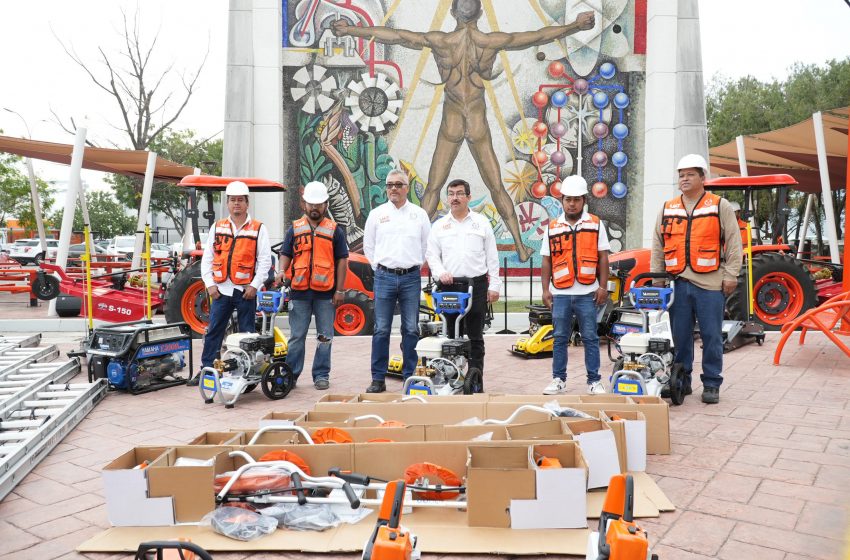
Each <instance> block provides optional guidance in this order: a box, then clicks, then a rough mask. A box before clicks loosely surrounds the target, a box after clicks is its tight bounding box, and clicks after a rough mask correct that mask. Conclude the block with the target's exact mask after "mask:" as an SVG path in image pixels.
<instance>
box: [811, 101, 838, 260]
mask: <svg viewBox="0 0 850 560" xmlns="http://www.w3.org/2000/svg"><path fill="white" fill-rule="evenodd" d="M812 124H814V127H815V145H816V146H817V150H818V168H819V170H820V188H821V192H822V193H823V209H824V214H825V215H826V231H825V233H826V238H827V240H828V241H829V256H830V258H831V260H832V263H833V264H840V263H841V257H840V254H839V251H838V235H837V234H836V231H837V230H836V228H835V208H834V207H833V205H832V186H831V185H830V183H829V164H828V163H827V160H826V140H824V136H823V115H822V114H821V112H820V111H818V112H817V113H815V114H813V115H812Z"/></svg>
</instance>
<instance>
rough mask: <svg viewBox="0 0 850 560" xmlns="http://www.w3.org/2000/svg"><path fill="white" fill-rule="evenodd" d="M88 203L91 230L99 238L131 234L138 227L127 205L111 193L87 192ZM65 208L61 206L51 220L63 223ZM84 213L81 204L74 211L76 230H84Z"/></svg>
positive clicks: (58, 224) (55, 222)
mask: <svg viewBox="0 0 850 560" xmlns="http://www.w3.org/2000/svg"><path fill="white" fill-rule="evenodd" d="M86 205H87V206H88V209H89V219H90V220H91V230H92V232H93V233H94V235H95V236H97V237H99V238H102V239H103V238H108V237H115V236H116V235H129V234H131V233H133V232H134V231H135V229H136V220H135V218H133V217H132V216H129V215H127V209H126V207H125V206H124V205H123V204H121V203H119V202H118V201H117V200H115V197H114V196H112V194H111V193H108V192H104V191H95V192H89V193H86ZM63 213H64V209H62V208H60V209H59V210H57V211H56V213H55V214H53V216H52V217H51V221H52V222H53V223H54V224H55V225H56V227H59V226H60V225H61V224H62V214H63ZM83 225H84V224H83V213H82V211H81V210H80V206H79V204H78V205H77V206H76V210H75V211H74V226H73V228H74V231H83Z"/></svg>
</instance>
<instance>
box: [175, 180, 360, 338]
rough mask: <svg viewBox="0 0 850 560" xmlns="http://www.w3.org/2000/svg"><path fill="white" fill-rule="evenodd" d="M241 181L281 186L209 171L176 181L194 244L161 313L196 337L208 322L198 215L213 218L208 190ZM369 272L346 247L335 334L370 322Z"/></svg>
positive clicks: (261, 188) (255, 186) (263, 188)
mask: <svg viewBox="0 0 850 560" xmlns="http://www.w3.org/2000/svg"><path fill="white" fill-rule="evenodd" d="M236 180H239V181H242V182H244V183H245V184H246V185H248V188H249V189H250V190H251V192H284V191H285V190H286V187H284V186H283V185H282V184H280V183H276V182H274V181H267V180H265V179H256V178H239V179H236V178H230V177H216V176H212V175H189V176H186V177H184V178H183V179H182V180H181V181H180V183H178V185H177V186H178V187H183V188H185V189H187V191H188V193H187V194H188V198H189V205H188V210H187V213H186V216H187V217H188V218H189V219H190V220H191V224H192V237H193V240H194V243H195V249H193V250H191V251H188V252H187V253H186V254H184V257H185V258H186V259H187V264H186V265H185V266H184V267H183V268H182V269H181V270H180V271H179V272H178V273H177V274H176V275H175V276H174V278H172V279H171V281H170V282H169V284H168V287H167V289H166V291H165V296H164V313H165V319H166V321H168V322H169V323H174V322H180V321H185V322H186V323H187V324H188V325H189V326H190V327H191V328H192V332H193V334H194V336H195V337H196V338H201V337H203V336H204V331H205V330H206V328H207V324H209V313H210V303H209V298H208V297H207V292H206V289H205V288H204V282H203V280H202V279H201V257H202V256H203V250H202V249H201V234H200V230H199V227H198V218H199V217H200V216H202V217H204V218H206V219H207V220H208V223H209V226H212V225H213V224H214V223H215V212H214V210H213V195H214V194H215V193H220V192H223V191H224V189H225V188H226V187H227V185H228V184H229V183H230V182H232V181H236ZM199 193H205V194H206V199H207V210H206V211H204V212H203V214H200V213H199V210H198V199H199V197H198V194H199ZM372 285H373V273H372V267H371V265H370V264H369V261H368V260H366V257H364V256H363V255H361V254H359V253H351V254H350V255H349V260H348V275H347V276H346V280H345V290H346V292H345V302H344V303H343V304H342V305H340V306H339V307H338V308H337V310H336V318H335V325H334V326H335V329H336V333H337V334H340V335H357V334H371V333H372V329H373V326H374V314H373V312H372V309H373V306H374V302H373V292H372Z"/></svg>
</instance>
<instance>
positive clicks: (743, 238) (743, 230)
mask: <svg viewBox="0 0 850 560" xmlns="http://www.w3.org/2000/svg"><path fill="white" fill-rule="evenodd" d="M738 229H740V230H741V243H742V244H743V245H744V249H746V248H747V222H745V221H744V220H742V219H740V218H738Z"/></svg>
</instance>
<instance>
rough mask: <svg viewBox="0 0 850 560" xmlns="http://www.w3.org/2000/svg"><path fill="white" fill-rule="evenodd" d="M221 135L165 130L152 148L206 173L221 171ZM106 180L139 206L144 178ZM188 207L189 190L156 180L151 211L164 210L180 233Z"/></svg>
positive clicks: (124, 200) (130, 204)
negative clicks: (202, 135)
mask: <svg viewBox="0 0 850 560" xmlns="http://www.w3.org/2000/svg"><path fill="white" fill-rule="evenodd" d="M223 146H224V142H223V141H222V140H221V138H216V139H214V140H213V139H209V138H207V139H198V138H196V137H195V133H194V132H193V131H191V130H183V131H177V132H174V131H171V130H166V131H164V132H163V134H161V135H159V137H158V138H157V139H156V140H154V141H153V142H152V143H151V144H150V146H149V149H150V150H151V151H153V152H156V153H157V154H158V155H159V156H162V157H164V158H167V159H170V160H171V161H174V162H177V163H181V164H183V165H188V166H191V167H199V168H201V169H203V170H204V172H205V173H210V174H213V175H220V174H221V162H222V149H223ZM107 182H108V183H109V184H111V185H112V186H113V187H114V188H115V196H116V197H117V198H118V200H119V201H121V202H122V203H123V204H126V205H127V206H128V207H130V208H138V207H139V202H140V200H141V198H142V188H141V187H142V179H139V178H137V177H127V176H125V175H111V176H109V178H107ZM185 207H186V193H185V192H184V191H183V190H181V189H180V188H178V187H176V186H175V185H173V184H172V183H167V182H164V181H154V184H153V190H152V192H151V206H150V209H151V211H152V212H161V213H163V214H165V215H166V216H168V218H169V219H170V220H171V222H172V223H173V224H174V228H175V229H176V230H177V232H178V234H179V235H181V236H182V235H183V233H184V224H183V212H182V210H183V208H185Z"/></svg>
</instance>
